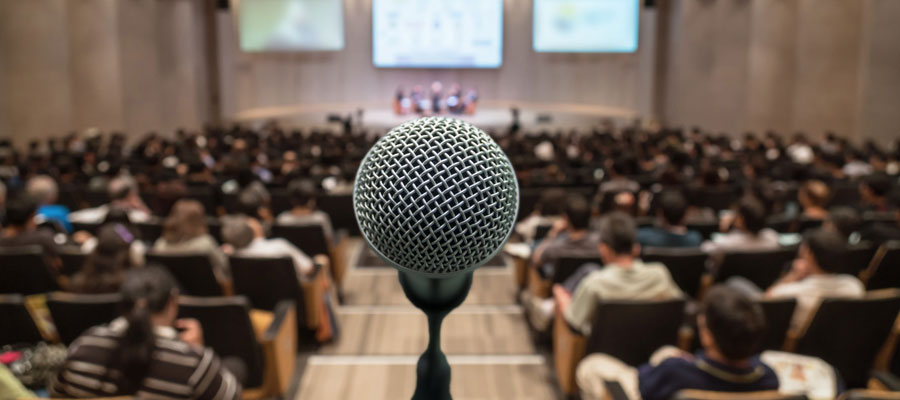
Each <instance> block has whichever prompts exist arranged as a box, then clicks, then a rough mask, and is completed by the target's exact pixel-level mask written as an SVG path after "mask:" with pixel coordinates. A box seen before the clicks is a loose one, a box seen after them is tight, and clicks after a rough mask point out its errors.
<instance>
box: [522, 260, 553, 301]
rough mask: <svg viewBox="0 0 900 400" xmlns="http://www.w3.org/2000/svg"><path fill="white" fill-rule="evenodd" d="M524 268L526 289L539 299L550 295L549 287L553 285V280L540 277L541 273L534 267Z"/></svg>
mask: <svg viewBox="0 0 900 400" xmlns="http://www.w3.org/2000/svg"><path fill="white" fill-rule="evenodd" d="M526 269H527V270H528V279H527V281H528V290H529V291H531V293H532V294H533V295H534V296H535V297H537V298H539V299H546V298H548V297H550V288H551V287H552V286H553V282H551V281H550V280H549V279H544V278H543V277H541V273H540V272H538V269H537V268H535V267H532V266H528V267H526Z"/></svg>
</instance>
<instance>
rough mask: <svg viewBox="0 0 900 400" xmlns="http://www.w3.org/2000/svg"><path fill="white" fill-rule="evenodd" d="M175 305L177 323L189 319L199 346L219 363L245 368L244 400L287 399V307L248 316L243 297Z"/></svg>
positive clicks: (290, 348)
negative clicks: (199, 335)
mask: <svg viewBox="0 0 900 400" xmlns="http://www.w3.org/2000/svg"><path fill="white" fill-rule="evenodd" d="M178 305H179V313H178V316H179V318H194V319H196V320H198V321H199V322H200V324H201V325H202V326H203V341H204V345H205V346H207V347H210V348H212V349H213V350H214V351H215V352H216V354H217V355H218V356H219V357H220V358H223V359H224V358H230V357H236V358H238V359H240V360H241V361H242V362H243V363H244V364H245V365H246V367H247V379H246V382H245V384H244V391H243V398H244V399H261V398H270V397H276V398H283V396H285V395H286V394H287V391H288V388H289V386H290V384H291V379H292V377H293V375H294V368H295V366H296V357H297V349H296V343H297V339H296V334H297V332H296V331H295V330H294V327H295V326H296V322H295V321H294V315H295V311H294V307H295V305H294V304H293V303H292V302H289V301H285V302H282V303H279V304H278V305H277V306H276V307H275V308H274V312H273V313H261V312H258V311H251V310H250V303H249V302H248V300H247V298H245V297H243V296H233V297H204V298H199V297H189V296H181V297H180V298H179V300H178Z"/></svg>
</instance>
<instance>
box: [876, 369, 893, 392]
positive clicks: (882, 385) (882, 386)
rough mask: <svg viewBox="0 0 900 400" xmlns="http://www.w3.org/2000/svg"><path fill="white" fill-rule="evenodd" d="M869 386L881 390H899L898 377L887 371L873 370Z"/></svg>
mask: <svg viewBox="0 0 900 400" xmlns="http://www.w3.org/2000/svg"><path fill="white" fill-rule="evenodd" d="M873 386H874V387H873ZM869 388H870V389H875V390H881V391H889V392H900V377H898V376H897V375H894V374H892V373H890V372H887V371H874V372H872V380H871V381H870V382H869Z"/></svg>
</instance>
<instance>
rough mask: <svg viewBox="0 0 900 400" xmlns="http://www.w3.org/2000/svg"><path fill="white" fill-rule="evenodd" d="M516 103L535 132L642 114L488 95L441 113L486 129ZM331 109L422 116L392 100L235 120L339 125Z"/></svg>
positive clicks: (501, 122)
mask: <svg viewBox="0 0 900 400" xmlns="http://www.w3.org/2000/svg"><path fill="white" fill-rule="evenodd" d="M513 108H517V109H518V110H519V125H520V126H521V127H522V129H523V130H526V131H531V132H539V131H544V130H546V131H555V130H560V129H562V130H570V129H580V130H584V129H591V128H594V127H597V126H599V125H600V124H602V123H603V122H604V121H606V120H611V121H613V122H615V123H616V124H625V123H631V122H633V121H634V120H635V119H637V118H639V117H640V114H639V113H638V112H637V111H635V110H629V109H624V108H617V107H605V106H598V105H587V104H564V103H531V102H522V101H483V102H481V103H480V104H479V109H478V110H477V111H476V112H475V113H474V114H472V115H458V114H446V113H445V114H440V115H442V116H448V117H452V118H458V119H461V120H464V121H467V122H469V123H471V124H473V125H475V126H477V127H479V128H481V129H484V130H503V129H506V128H508V127H509V126H510V125H511V124H512V122H513V115H512V112H511V110H512V109H513ZM329 115H339V116H341V117H343V118H346V117H353V123H354V124H355V125H357V126H360V127H362V128H364V129H369V130H376V131H380V130H384V131H386V130H389V129H391V128H393V127H395V126H397V125H400V124H402V123H404V122H406V121H409V120H412V119H415V118H418V117H419V115H415V114H406V115H397V114H395V113H394V111H393V109H392V108H391V107H390V105H389V104H388V103H387V102H358V103H330V104H321V103H320V104H295V105H289V106H279V107H265V108H256V109H252V110H245V111H242V112H239V113H238V114H237V115H236V116H235V118H234V120H235V121H236V122H241V123H249V124H261V123H263V122H265V121H270V120H276V121H279V122H280V123H281V124H282V125H284V126H289V127H300V128H307V129H308V128H325V129H329V128H330V129H340V123H329V122H328V116H329Z"/></svg>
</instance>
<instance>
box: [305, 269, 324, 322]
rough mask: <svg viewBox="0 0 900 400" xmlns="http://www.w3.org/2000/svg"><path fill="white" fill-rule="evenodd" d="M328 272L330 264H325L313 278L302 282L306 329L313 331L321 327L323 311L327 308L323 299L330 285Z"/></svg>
mask: <svg viewBox="0 0 900 400" xmlns="http://www.w3.org/2000/svg"><path fill="white" fill-rule="evenodd" d="M328 270H329V268H328V264H324V265H323V266H322V267H320V268H318V269H317V270H316V271H315V274H314V275H313V276H312V278H310V279H309V280H306V281H303V282H300V286H301V287H302V289H303V303H304V308H305V309H304V311H305V315H306V327H307V328H309V329H312V330H315V329H316V328H318V327H319V323H320V320H321V310H322V307H325V303H324V300H323V297H324V291H325V287H326V286H327V285H328Z"/></svg>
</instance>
